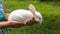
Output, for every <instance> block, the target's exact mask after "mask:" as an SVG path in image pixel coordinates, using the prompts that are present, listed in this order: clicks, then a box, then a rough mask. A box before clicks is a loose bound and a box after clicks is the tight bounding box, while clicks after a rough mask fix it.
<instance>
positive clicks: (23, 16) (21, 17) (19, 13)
mask: <svg viewBox="0 0 60 34" xmlns="http://www.w3.org/2000/svg"><path fill="white" fill-rule="evenodd" d="M32 17H33V14H32V13H31V12H30V11H28V10H24V9H18V10H15V11H13V12H12V13H11V14H10V15H9V18H8V21H11V20H16V21H21V22H24V23H25V24H26V22H27V21H28V20H30V19H32Z"/></svg>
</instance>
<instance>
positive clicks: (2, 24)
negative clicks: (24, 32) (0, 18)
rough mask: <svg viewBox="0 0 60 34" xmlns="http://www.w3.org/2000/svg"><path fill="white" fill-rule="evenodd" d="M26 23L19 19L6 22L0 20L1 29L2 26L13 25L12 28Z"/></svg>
mask: <svg viewBox="0 0 60 34" xmlns="http://www.w3.org/2000/svg"><path fill="white" fill-rule="evenodd" d="M24 25H25V24H24V23H22V22H17V21H11V22H8V21H5V22H0V29H1V28H7V27H12V28H17V27H21V26H24Z"/></svg>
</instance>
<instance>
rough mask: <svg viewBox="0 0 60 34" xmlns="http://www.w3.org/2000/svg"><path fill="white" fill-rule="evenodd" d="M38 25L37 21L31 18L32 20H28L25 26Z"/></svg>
mask: <svg viewBox="0 0 60 34" xmlns="http://www.w3.org/2000/svg"><path fill="white" fill-rule="evenodd" d="M37 23H39V21H38V20H35V18H34V17H33V18H32V20H29V21H28V22H27V23H26V25H28V26H30V25H33V24H37Z"/></svg>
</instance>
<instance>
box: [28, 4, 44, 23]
mask: <svg viewBox="0 0 60 34" xmlns="http://www.w3.org/2000/svg"><path fill="white" fill-rule="evenodd" d="M28 8H29V10H30V11H31V12H32V14H33V15H34V16H35V20H36V21H39V22H40V23H42V20H43V19H42V15H41V13H40V12H38V11H36V9H35V7H34V6H33V5H32V4H29V6H28Z"/></svg>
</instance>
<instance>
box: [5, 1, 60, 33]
mask: <svg viewBox="0 0 60 34" xmlns="http://www.w3.org/2000/svg"><path fill="white" fill-rule="evenodd" d="M59 3H60V2H39V1H18V0H5V5H6V8H7V9H6V10H7V11H8V12H9V13H10V12H11V11H13V10H16V9H28V8H27V7H28V5H29V4H33V5H34V6H35V7H36V9H37V10H38V11H39V12H40V13H41V14H42V16H43V23H42V24H41V25H40V24H39V23H38V24H34V25H32V26H24V27H21V28H8V30H9V34H60V16H59V15H60V5H59Z"/></svg>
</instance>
